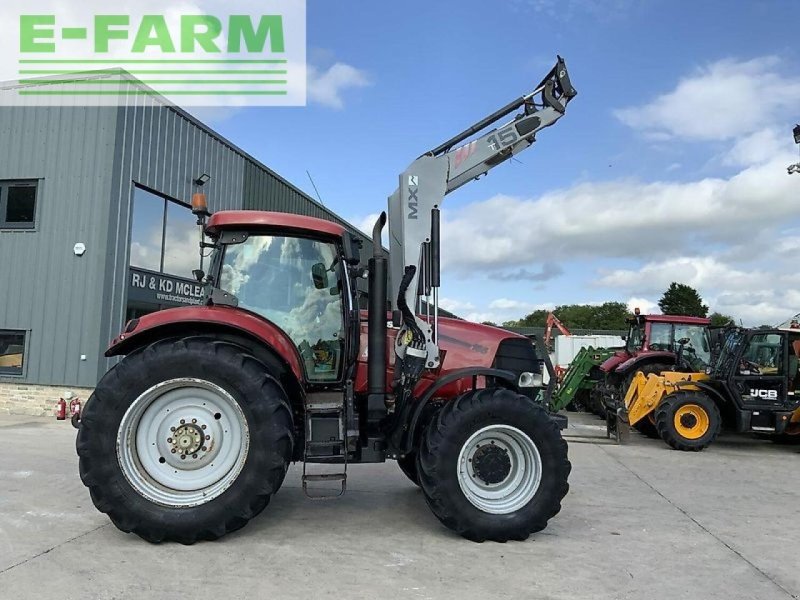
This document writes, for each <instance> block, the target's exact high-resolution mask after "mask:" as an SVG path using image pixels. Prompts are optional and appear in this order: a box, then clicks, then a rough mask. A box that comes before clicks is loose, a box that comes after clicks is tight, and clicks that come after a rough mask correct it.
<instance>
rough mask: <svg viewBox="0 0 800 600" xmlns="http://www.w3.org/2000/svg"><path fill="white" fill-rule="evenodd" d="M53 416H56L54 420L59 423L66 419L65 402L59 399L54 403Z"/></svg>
mask: <svg viewBox="0 0 800 600" xmlns="http://www.w3.org/2000/svg"><path fill="white" fill-rule="evenodd" d="M53 414H54V415H55V416H56V419H58V420H59V421H63V420H64V419H66V418H67V401H66V400H64V399H63V398H59V399H58V402H56V406H55V408H54V409H53Z"/></svg>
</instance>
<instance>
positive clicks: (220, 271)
mask: <svg viewBox="0 0 800 600" xmlns="http://www.w3.org/2000/svg"><path fill="white" fill-rule="evenodd" d="M575 95H576V92H575V89H574V88H573V87H572V85H571V83H570V80H569V76H568V74H567V69H566V65H565V64H564V61H563V60H562V59H561V58H560V57H559V58H558V62H557V63H556V65H555V67H554V68H553V69H552V70H551V71H550V72H549V73H548V75H547V76H546V77H545V78H544V79H543V80H542V82H541V83H540V84H539V85H538V86H536V88H535V89H534V90H533V91H532V92H530V93H528V94H526V95H524V96H522V97H520V98H518V99H516V100H514V101H513V102H511V103H509V104H508V105H506V106H505V107H503V108H501V109H500V110H498V111H496V112H495V113H493V114H491V115H489V116H488V117H486V118H485V119H482V120H481V121H479V122H478V123H476V124H475V125H473V126H472V127H470V128H468V129H466V130H465V131H463V132H462V133H460V134H458V135H457V136H455V137H453V138H452V139H450V140H448V141H447V142H445V143H444V144H441V145H440V146H438V147H436V148H435V149H433V150H431V151H430V152H427V153H425V154H423V155H422V156H421V157H419V158H418V159H417V160H415V161H414V162H413V163H412V164H411V165H410V166H409V167H408V169H406V171H405V172H403V173H402V174H401V175H400V179H399V187H398V189H397V190H396V191H395V193H394V194H392V196H391V197H390V198H389V213H390V218H389V239H390V254H389V256H388V257H387V256H386V253H385V251H384V249H383V247H382V243H381V232H382V229H383V227H384V226H385V225H386V214H385V213H382V214H381V216H380V217H379V219H378V221H377V222H376V224H375V228H374V229H373V234H372V239H373V248H374V250H373V256H372V258H371V259H370V260H369V262H368V264H367V266H366V268H365V267H364V266H362V265H361V264H360V251H359V243H358V240H357V239H356V238H355V237H354V236H353V235H351V234H350V233H349V232H348V231H346V230H345V229H344V228H343V227H341V226H340V225H338V224H335V223H331V222H329V221H323V220H319V219H314V218H310V217H302V216H297V215H289V214H283V213H271V212H250V211H230V212H220V213H217V214H215V215H209V213H208V211H207V208H206V206H205V201H204V197H203V196H202V195H198V196H197V197H196V203H195V201H193V210H194V212H195V213H196V214H197V215H198V217H199V224H200V225H203V226H204V232H205V234H206V235H207V236H209V237H210V238H211V242H210V243H209V242H205V243H202V244H201V246H202V247H203V249H206V250H207V249H211V250H212V258H211V262H210V267H209V269H208V272H207V273H203V272H197V277H198V280H200V281H201V282H202V283H203V284H204V286H205V296H204V302H203V304H202V305H201V306H195V307H185V308H176V309H171V310H165V311H161V312H157V313H154V314H151V315H147V316H143V317H141V318H139V319H134V320H132V321H130V322H129V323H128V324H127V325H126V326H125V328H124V331H123V332H122V333H121V334H120V335H119V336H118V337H117V338H116V339H115V340H114V342H113V343H112V345H111V347H110V348H109V349H108V350H107V352H106V355H107V356H123V357H124V358H123V359H122V360H121V361H120V362H119V363H118V364H116V365H115V366H114V367H112V368H111V370H110V371H109V372H108V373H107V374H106V375H105V376H104V377H103V378H102V379H101V381H100V382H99V383H98V384H97V387H96V389H95V392H94V394H93V395H92V396H91V398H90V399H89V400H88V402H87V403H86V406H85V408H84V411H83V415H82V418H81V420H80V428H79V431H78V437H77V450H78V455H79V457H80V461H79V464H80V474H81V479H82V480H83V482H84V484H85V485H86V486H87V487H88V488H89V489H90V491H91V497H92V501H93V502H94V504H95V506H96V507H97V508H98V509H99V510H100V511H102V512H104V513H107V514H108V515H109V517H110V518H111V520H112V521H113V522H114V524H115V525H116V526H117V527H119V528H120V529H121V530H123V531H126V532H134V533H136V534H138V535H139V536H141V537H143V538H144V539H146V540H149V541H151V542H160V541H163V540H173V541H177V542H180V543H184V544H191V543H194V542H196V541H197V540H211V539H216V538H218V537H220V536H222V535H225V534H226V533H228V532H231V531H234V530H236V529H239V528H241V527H243V526H244V525H245V524H246V523H247V522H248V521H249V520H250V519H252V518H253V517H255V516H256V515H258V514H259V513H260V512H261V511H262V510H263V509H264V508H265V507H266V505H267V504H268V502H269V500H270V498H271V497H272V495H273V494H275V493H276V492H277V491H278V489H279V488H280V486H281V484H282V482H283V479H284V477H285V475H286V472H287V469H288V467H289V463H290V462H292V461H303V478H302V482H303V489H304V491H305V492H306V493H307V494H308V495H314V494H319V493H320V492H321V489H320V488H321V487H324V486H325V485H330V484H335V485H336V486H337V491H338V493H339V494H340V493H343V492H344V490H345V486H346V481H347V466H348V465H350V464H353V463H374V462H383V461H385V460H386V459H393V460H396V461H397V462H398V463H399V465H400V468H401V469H402V470H403V472H404V473H405V474H406V475H407V476H408V477H409V478H410V479H411V480H412V481H414V483H416V484H417V485H418V486H419V487H420V488H421V489H422V492H423V495H424V497H425V500H426V501H427V503H428V506H429V507H430V508H431V510H432V511H433V513H434V514H435V515H436V516H437V517H438V518H439V520H440V521H441V522H442V523H443V524H444V525H446V526H447V527H449V528H451V529H453V530H454V531H456V532H457V533H459V534H460V535H462V536H464V537H466V538H468V539H470V540H475V541H483V540H495V541H503V542H504V541H507V540H512V539H514V540H522V539H525V538H527V537H528V535H529V534H531V533H533V532H536V531H539V530H541V529H543V528H544V527H545V526H546V525H547V521H548V519H550V518H551V517H553V516H554V515H555V514H557V513H558V511H559V510H560V506H561V500H562V498H563V497H564V496H565V495H566V493H567V490H568V489H569V485H568V476H569V472H570V468H571V467H570V463H569V460H568V457H567V444H566V442H565V441H564V440H563V439H562V437H561V434H560V431H559V424H558V423H557V422H556V421H555V420H554V419H553V418H551V416H550V415H549V414H548V413H547V412H546V411H545V410H544V409H543V408H542V407H541V406H540V405H538V404H537V403H536V402H535V401H534V389H535V386H536V385H537V384H539V385H540V384H541V373H540V372H539V367H538V361H537V358H536V353H535V349H534V347H533V344H532V343H531V342H530V340H528V339H527V338H525V337H523V336H519V335H515V334H512V333H509V332H507V331H504V330H501V329H497V328H494V327H488V326H484V325H476V324H472V323H467V322H465V321H460V320H453V319H445V318H441V319H440V318H439V315H438V288H439V285H440V269H439V267H440V230H439V226H440V225H439V224H440V212H439V211H440V207H441V203H442V201H443V200H444V197H445V196H446V195H447V194H448V193H450V192H452V191H454V190H455V189H457V188H459V187H460V186H462V185H464V184H465V183H468V182H470V181H472V180H474V179H476V178H478V177H479V176H481V175H484V174H486V173H487V172H488V171H489V170H491V169H492V168H493V167H495V166H497V165H498V164H501V163H503V162H504V161H506V160H508V159H509V158H511V157H512V156H514V155H515V154H517V153H519V152H521V151H522V150H524V149H526V148H528V147H530V146H531V145H532V144H533V142H534V141H535V137H536V135H537V134H538V133H539V132H540V131H542V130H543V129H545V128H547V127H549V126H551V125H553V124H554V123H556V122H557V121H558V120H559V119H560V118H561V116H563V114H564V113H565V110H566V106H567V103H568V102H569V101H570V100H571V99H572V98H573V97H574V96H575ZM512 113H516V114H515V116H514V117H513V118H512V119H511V120H510V121H507V122H506V123H504V124H502V125H500V126H498V127H495V128H494V129H491V130H489V131H486V132H484V130H485V129H487V128H488V127H489V126H491V125H492V124H494V123H496V122H497V121H498V120H500V119H502V118H504V117H506V116H507V115H510V114H512ZM475 135H477V137H474V138H473V136H475ZM470 138H472V139H471V141H470ZM209 217H210V218H209ZM363 277H366V278H368V281H369V297H368V302H369V310H368V311H367V312H366V313H365V312H364V311H362V310H360V308H359V307H360V303H359V295H360V291H359V287H358V285H357V280H358V279H359V278H363ZM389 282H391V292H389V285H388V284H389ZM431 297H432V302H431ZM390 299H391V307H390V306H389V300H390ZM423 299H424V300H425V301H424V302H423ZM423 307H424V308H423ZM390 309H391V310H390ZM315 464H317V465H318V464H324V465H332V466H329V467H328V469H329V470H328V471H327V472H319V471H317V472H314V473H312V472H310V470H309V465H315ZM317 468H319V467H317ZM331 468H335V469H338V470H337V471H334V472H331V471H330V469H331ZM328 489H329V488H328Z"/></svg>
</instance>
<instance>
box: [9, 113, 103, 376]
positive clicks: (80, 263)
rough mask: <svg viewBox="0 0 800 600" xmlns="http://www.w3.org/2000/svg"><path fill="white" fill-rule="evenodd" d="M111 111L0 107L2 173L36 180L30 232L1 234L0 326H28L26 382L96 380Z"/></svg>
mask: <svg viewBox="0 0 800 600" xmlns="http://www.w3.org/2000/svg"><path fill="white" fill-rule="evenodd" d="M116 112H117V111H116V109H114V108H103V107H59V106H47V105H46V104H40V105H37V106H26V107H4V108H3V109H2V110H0V139H3V140H6V143H3V144H0V179H24V178H31V179H37V180H39V187H38V191H37V198H36V217H35V228H34V229H33V230H26V231H22V230H16V231H9V230H3V231H2V232H0V327H6V328H17V329H24V330H26V331H27V332H28V336H27V342H26V348H27V352H26V356H25V366H24V380H26V381H31V382H36V383H45V384H47V383H52V384H69V385H77V384H84V385H93V384H94V383H95V382H96V375H97V352H98V348H97V340H98V339H99V338H100V335H101V333H100V326H101V325H100V321H99V320H98V319H97V315H98V314H100V311H101V308H102V305H103V285H104V283H103V280H102V272H103V265H104V263H105V259H106V256H105V254H106V247H107V230H106V228H105V227H103V226H102V225H101V226H98V223H101V224H102V223H105V222H107V220H108V213H109V208H110V207H109V197H110V194H111V177H110V173H111V164H112V160H113V154H114V131H115V128H116ZM77 242H83V243H84V244H85V245H86V248H87V251H86V253H85V255H84V256H82V257H77V256H75V255H74V254H73V251H72V248H73V246H74V245H75V243H77ZM81 354H85V355H86V360H85V361H82V360H81V359H80V356H81ZM9 379H10V380H12V381H13V379H11V378H9Z"/></svg>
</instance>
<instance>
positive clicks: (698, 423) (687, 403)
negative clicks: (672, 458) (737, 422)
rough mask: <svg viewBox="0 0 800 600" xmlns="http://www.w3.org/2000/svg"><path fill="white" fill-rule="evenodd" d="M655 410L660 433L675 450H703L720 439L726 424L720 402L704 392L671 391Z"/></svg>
mask: <svg viewBox="0 0 800 600" xmlns="http://www.w3.org/2000/svg"><path fill="white" fill-rule="evenodd" d="M655 413H656V429H657V430H658V434H659V435H660V436H661V439H663V440H664V441H665V442H666V443H667V444H668V445H669V446H670V447H672V448H674V449H675V450H683V451H686V452H699V451H700V450H703V449H704V448H706V447H707V446H708V445H709V444H711V442H713V441H714V440H715V439H716V437H717V435H718V434H719V431H720V428H721V427H722V417H721V416H720V413H719V408H718V407H717V404H716V403H715V402H714V401H713V400H712V399H711V398H709V397H708V396H707V395H706V394H704V393H703V392H694V391H682V392H675V393H673V394H669V395H668V396H667V397H666V398H664V399H663V400H662V401H661V403H660V404H659V405H658V406H657V407H656V411H655Z"/></svg>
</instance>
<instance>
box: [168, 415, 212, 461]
mask: <svg viewBox="0 0 800 600" xmlns="http://www.w3.org/2000/svg"><path fill="white" fill-rule="evenodd" d="M182 420H183V419H182ZM204 439H205V435H203V431H202V430H201V429H200V427H198V426H197V425H195V424H189V425H187V424H183V425H181V426H180V427H178V428H176V429H175V432H174V433H173V434H172V436H171V437H170V438H168V439H167V443H169V444H171V445H172V447H173V450H174V451H177V452H180V453H181V455H182V456H185V455H187V454H190V455H192V458H197V451H198V450H200V448H201V447H202V446H203V441H204Z"/></svg>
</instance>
